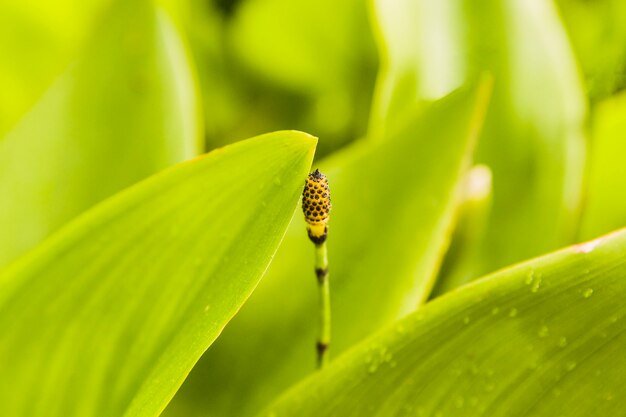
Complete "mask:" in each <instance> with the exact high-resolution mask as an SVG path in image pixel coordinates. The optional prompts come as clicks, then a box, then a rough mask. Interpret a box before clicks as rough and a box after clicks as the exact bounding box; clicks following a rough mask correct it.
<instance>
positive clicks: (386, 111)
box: [370, 0, 586, 281]
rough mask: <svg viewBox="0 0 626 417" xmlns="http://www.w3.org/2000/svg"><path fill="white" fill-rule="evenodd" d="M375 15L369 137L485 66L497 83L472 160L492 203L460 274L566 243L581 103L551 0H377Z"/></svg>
mask: <svg viewBox="0 0 626 417" xmlns="http://www.w3.org/2000/svg"><path fill="white" fill-rule="evenodd" d="M374 13H375V15H374V17H375V19H376V20H377V22H378V23H379V26H380V27H379V36H378V38H379V44H380V51H381V55H382V56H383V58H382V68H381V74H380V77H379V80H378V85H377V92H376V95H375V100H374V105H373V109H372V123H371V125H370V129H371V132H372V133H373V134H376V133H378V132H382V131H384V130H385V129H386V126H394V124H395V123H397V122H398V120H402V118H403V117H404V116H403V114H404V113H406V112H410V111H411V109H412V108H413V107H414V106H416V105H418V104H419V103H420V102H424V100H432V99H435V98H438V97H440V96H442V95H444V94H447V93H448V92H449V91H451V90H453V89H454V88H457V87H458V86H459V85H461V84H462V83H465V82H467V81H468V80H473V79H475V78H476V77H478V75H479V74H480V73H482V72H483V71H488V72H490V73H491V74H493V76H494V79H495V87H494V97H493V105H492V106H491V107H490V112H489V114H488V117H487V120H486V122H485V128H484V135H483V138H482V140H481V141H480V144H479V147H478V150H477V158H476V161H477V162H479V163H484V164H486V165H487V166H488V167H489V168H490V169H491V170H492V172H493V206H492V209H491V214H490V216H489V219H488V221H487V222H485V234H484V238H483V239H482V240H481V242H479V245H478V246H479V247H478V249H477V260H476V262H473V263H471V264H467V265H468V267H470V268H468V270H467V271H466V277H465V279H463V281H467V280H470V279H472V278H476V277H478V276H480V275H482V274H484V273H486V272H490V271H493V270H495V269H497V268H501V267H503V266H505V265H508V264H511V263H513V262H517V261H520V260H523V259H527V258H529V257H531V256H536V255H538V254H541V253H545V252H547V251H550V250H554V249H556V248H558V247H560V246H562V245H564V244H566V243H569V242H571V241H572V240H573V239H574V238H575V235H576V224H577V223H576V222H577V214H578V209H579V204H580V199H581V188H582V176H583V175H582V173H583V165H584V136H583V123H584V120H585V115H586V113H585V111H586V109H585V102H584V96H583V91H582V88H581V85H580V80H579V78H578V74H577V68H576V63H575V61H574V57H573V54H572V52H571V50H570V46H569V44H568V40H567V37H566V34H565V31H564V30H563V28H562V26H561V24H560V21H559V19H558V15H557V12H556V10H555V8H554V6H553V4H551V2H550V1H544V0H488V1H482V2H480V4H476V2H474V1H464V0H443V1H437V2H432V1H428V0H418V1H414V0H395V1H389V0H380V1H376V2H375V8H374ZM511 236H515V238H514V239H512V238H511ZM443 279H445V276H444V277H443Z"/></svg>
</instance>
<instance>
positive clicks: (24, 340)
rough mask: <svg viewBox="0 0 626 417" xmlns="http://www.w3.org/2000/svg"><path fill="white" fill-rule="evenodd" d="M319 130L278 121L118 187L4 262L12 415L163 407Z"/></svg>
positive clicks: (267, 237)
mask: <svg viewBox="0 0 626 417" xmlns="http://www.w3.org/2000/svg"><path fill="white" fill-rule="evenodd" d="M315 143H316V141H315V139H313V138H312V137H310V136H308V135H306V134H303V133H298V132H277V133H272V134H268V135H263V136H259V137H257V138H254V139H251V140H248V141H244V142H241V143H238V144H235V145H232V146H228V147H226V148H223V149H220V150H217V151H214V152H212V153H209V154H208V155H207V156H203V157H200V158H197V159H195V160H193V161H190V162H187V163H184V164H181V165H178V166H176V167H175V168H172V169H170V170H167V171H165V172H164V173H161V174H158V175H156V176H154V177H151V178H150V179H148V180H146V181H144V182H142V183H140V184H138V185H136V186H133V187H131V188H130V189H128V190H126V191H124V192H122V193H120V194H119V195H116V196H115V197H113V198H111V199H109V200H107V201H106V202H104V203H102V204H101V205H99V206H97V207H96V208H94V209H93V210H90V211H89V212H87V213H86V214H85V215H83V216H81V217H80V218H79V219H78V220H76V221H74V222H72V223H71V224H70V225H68V226H67V227H66V228H64V229H63V230H62V231H60V232H59V233H57V234H56V235H54V237H52V238H50V239H49V240H47V241H46V242H45V243H44V244H42V245H41V246H39V247H38V248H37V249H36V250H35V251H33V252H31V253H30V254H29V255H27V256H26V257H23V258H21V260H20V261H18V262H16V263H14V264H13V265H12V266H11V267H9V268H8V269H5V271H4V272H3V273H2V275H0V288H1V291H0V329H2V332H0V369H2V379H1V382H0V415H3V416H32V417H36V416H46V417H53V416H63V417H70V416H80V417H85V416H99V417H108V416H111V417H113V416H117V417H119V416H127V417H131V416H132V417H154V416H157V415H159V413H160V412H161V410H162V409H163V408H164V407H165V405H166V404H167V402H168V401H169V399H170V398H171V397H172V396H173V395H174V393H175V392H176V390H177V389H178V387H179V386H180V384H182V382H183V380H184V379H185V377H186V375H187V373H188V372H189V371H190V370H191V368H192V367H193V365H194V364H195V362H196V361H197V360H198V358H199V357H200V355H202V353H203V352H204V351H205V350H206V349H207V347H208V346H209V345H210V344H211V343H212V342H213V340H215V338H216V337H217V336H218V335H219V333H220V332H221V331H222V328H223V327H224V325H225V324H226V323H227V322H228V321H229V320H230V319H231V318H232V316H233V315H234V314H235V313H236V312H237V310H238V309H239V308H240V306H241V305H242V303H243V302H244V301H245V300H246V298H247V297H248V296H249V295H250V293H251V292H252V290H253V289H254V288H255V286H256V285H257V283H258V281H259V279H260V277H261V275H262V274H263V272H264V271H265V269H266V268H267V265H268V263H269V262H270V259H271V258H272V256H273V254H274V252H275V250H276V248H277V247H278V244H279V242H280V240H281V239H282V236H283V234H284V232H285V230H286V228H287V225H288V224H289V221H290V219H291V217H292V215H293V210H294V207H295V205H296V202H297V200H298V197H299V194H300V192H301V190H302V182H303V179H304V178H305V177H306V174H307V172H308V170H309V167H310V164H311V161H312V158H313V150H314V146H315Z"/></svg>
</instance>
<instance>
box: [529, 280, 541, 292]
mask: <svg viewBox="0 0 626 417" xmlns="http://www.w3.org/2000/svg"><path fill="white" fill-rule="evenodd" d="M540 287H541V277H537V278H535V281H534V282H533V286H532V287H531V288H530V290H531V291H532V292H537V291H539V288H540Z"/></svg>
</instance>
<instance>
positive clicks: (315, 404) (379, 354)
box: [263, 232, 626, 417]
mask: <svg viewBox="0 0 626 417" xmlns="http://www.w3.org/2000/svg"><path fill="white" fill-rule="evenodd" d="M625 275H626V232H619V233H616V234H615V235H613V236H607V237H604V238H602V239H599V240H597V241H591V242H588V243H585V244H582V245H579V246H574V247H571V248H568V249H565V250H563V251H560V252H557V253H555V254H552V255H548V256H545V257H543V258H539V259H536V260H533V261H530V262H527V263H524V264H522V265H519V266H516V267H513V268H510V269H506V270H504V271H501V272H499V273H497V274H494V275H492V276H489V277H487V278H486V279H484V280H480V281H479V282H477V283H475V284H471V285H469V286H466V287H464V288H462V289H460V290H458V291H456V292H453V293H451V294H449V295H447V296H443V297H441V298H440V299H438V300H435V301H434V302H432V303H429V304H428V305H426V306H425V307H424V308H423V309H421V310H419V311H418V312H416V313H414V314H413V315H411V317H409V318H407V319H405V320H402V321H400V322H398V323H397V324H396V325H394V326H393V327H391V328H390V329H388V330H386V331H384V332H381V333H379V334H378V335H376V336H374V337H372V338H370V339H368V340H367V341H365V342H364V343H362V344H360V345H359V346H358V347H357V348H356V349H354V350H352V351H350V352H349V353H347V354H346V355H344V356H343V357H342V358H340V359H338V360H337V361H336V362H335V363H334V364H331V365H330V367H329V369H327V370H324V371H323V372H321V373H318V374H317V375H315V376H313V377H312V378H310V379H309V380H307V381H306V382H304V383H302V384H300V385H299V386H298V387H296V388H295V389H293V390H292V391H290V392H288V393H287V394H286V395H284V396H283V397H282V398H281V399H280V400H279V401H278V402H277V403H276V404H275V405H274V406H272V407H271V408H270V409H269V410H268V411H267V412H265V413H264V414H263V415H264V416H276V417H278V416H280V417H291V416H298V417H307V416H316V417H319V416H346V417H350V416H354V417H360V416H372V417H374V416H376V417H383V416H385V417H386V416H394V417H396V416H457V417H463V416H468V417H470V416H471V417H479V416H485V417H486V416H489V417H499V416H502V417H517V416H534V417H544V416H545V417H554V416H572V417H577V416H580V417H583V416H585V417H586V416H617V415H622V414H623V410H624V407H626V388H625V386H624V378H625V377H626V357H625V356H624V355H623V354H622V352H624V349H625V348H626V319H625V316H626V305H625V304H624V302H623V300H624V297H626V281H625V280H624V276H625Z"/></svg>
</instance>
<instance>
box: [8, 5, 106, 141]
mask: <svg viewBox="0 0 626 417" xmlns="http://www.w3.org/2000/svg"><path fill="white" fill-rule="evenodd" d="M111 2H112V1H111V0H87V1H80V2H77V1H74V0H58V1H55V2H41V1H39V0H20V1H3V2H0V39H2V41H1V42H0V91H2V94H0V137H1V136H4V135H5V134H6V133H7V132H8V131H9V130H10V128H11V127H13V126H14V125H15V123H17V121H18V120H19V119H20V118H21V117H22V116H23V115H24V113H26V111H27V110H28V109H30V108H31V107H32V106H33V104H34V103H35V102H36V101H37V99H38V98H39V97H40V96H41V95H42V94H43V92H44V91H45V90H46V89H47V88H48V87H49V86H50V84H52V82H53V81H54V79H55V78H56V77H58V76H59V75H60V74H61V73H62V72H63V71H64V70H65V68H66V67H67V66H68V64H69V63H70V62H72V60H74V59H75V58H76V55H77V54H78V53H79V51H80V50H81V49H82V48H84V46H85V43H86V40H87V39H88V38H89V37H90V36H91V35H92V32H93V31H94V27H95V26H97V25H96V23H97V22H99V21H100V18H101V15H102V13H103V10H104V9H105V8H106V6H108V5H109V4H110V3H111Z"/></svg>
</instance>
